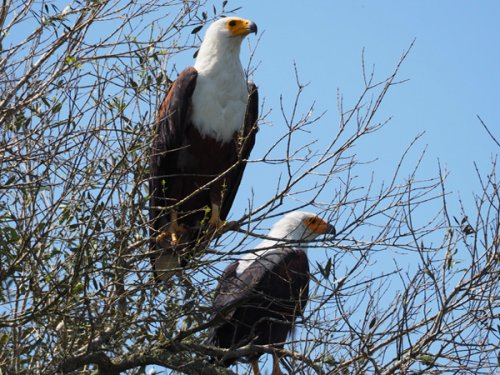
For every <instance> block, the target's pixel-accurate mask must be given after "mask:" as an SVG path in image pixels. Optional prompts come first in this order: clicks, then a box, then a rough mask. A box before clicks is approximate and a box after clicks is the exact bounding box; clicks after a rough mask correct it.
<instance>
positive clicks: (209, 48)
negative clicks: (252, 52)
mask: <svg viewBox="0 0 500 375" xmlns="http://www.w3.org/2000/svg"><path fill="white" fill-rule="evenodd" d="M250 33H257V25H256V24H255V23H254V22H252V21H250V20H245V19H243V18H238V17H225V18H221V19H220V20H217V21H215V22H214V23H212V24H211V25H210V26H209V28H208V29H207V32H206V34H205V38H204V39H203V42H202V43H201V46H200V50H199V51H198V56H197V57H196V63H195V64H194V67H195V68H196V70H198V72H200V73H207V72H209V71H210V70H212V69H214V68H216V66H214V64H217V63H222V64H223V65H226V64H228V63H230V62H231V63H237V64H239V65H240V67H241V63H240V48H241V42H242V41H243V38H244V37H245V36H247V35H248V34H250Z"/></svg>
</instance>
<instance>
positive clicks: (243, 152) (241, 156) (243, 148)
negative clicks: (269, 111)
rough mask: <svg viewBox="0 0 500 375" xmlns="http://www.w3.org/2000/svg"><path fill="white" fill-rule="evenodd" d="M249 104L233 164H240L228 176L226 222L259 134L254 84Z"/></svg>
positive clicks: (250, 87)
mask: <svg viewBox="0 0 500 375" xmlns="http://www.w3.org/2000/svg"><path fill="white" fill-rule="evenodd" d="M248 90H249V91H248V92H249V96H248V104H247V109H246V113H245V122H244V127H243V131H242V132H240V133H239V134H238V137H239V139H238V140H237V141H238V154H237V155H235V156H236V158H235V159H234V161H233V163H239V164H238V166H237V167H236V168H235V169H234V170H233V171H232V173H230V174H229V175H228V181H227V184H226V185H227V186H228V188H227V191H226V193H225V198H224V201H223V202H222V207H221V211H220V217H221V219H222V220H225V219H226V217H227V215H228V214H229V210H230V209H231V206H232V205H233V202H234V198H235V197H236V193H237V192H238V187H239V186H240V182H241V178H242V177H243V172H244V171H245V167H246V161H247V159H248V158H249V157H250V152H251V151H252V148H253V146H254V145H255V136H256V134H257V131H258V128H257V119H258V117H259V93H258V91H257V86H255V84H254V83H253V82H249V83H248Z"/></svg>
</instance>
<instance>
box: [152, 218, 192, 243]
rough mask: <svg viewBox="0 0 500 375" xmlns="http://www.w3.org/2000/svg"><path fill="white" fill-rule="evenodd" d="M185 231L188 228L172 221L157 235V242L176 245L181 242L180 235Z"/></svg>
mask: <svg viewBox="0 0 500 375" xmlns="http://www.w3.org/2000/svg"><path fill="white" fill-rule="evenodd" d="M185 232H186V228H185V227H184V226H183V225H179V224H177V223H176V224H174V223H171V224H170V225H169V226H168V228H167V229H165V230H164V231H163V232H161V233H160V234H159V235H158V236H157V237H156V242H157V243H158V244H159V245H160V246H162V247H166V246H176V245H177V244H178V243H179V237H180V235H181V234H182V233H185ZM169 241H170V242H169Z"/></svg>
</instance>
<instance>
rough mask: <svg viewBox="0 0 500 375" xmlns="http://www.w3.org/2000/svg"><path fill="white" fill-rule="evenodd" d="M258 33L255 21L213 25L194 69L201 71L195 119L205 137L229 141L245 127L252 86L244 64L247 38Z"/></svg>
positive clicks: (233, 19) (194, 100)
mask: <svg viewBox="0 0 500 375" xmlns="http://www.w3.org/2000/svg"><path fill="white" fill-rule="evenodd" d="M256 32H257V25H256V24H255V23H253V22H252V21H249V20H245V19H243V18H238V17H226V18H221V19H220V20H217V21H215V22H214V23H213V24H211V25H210V26H209V28H208V30H207V32H206V34H205V38H204V39H203V42H202V43H201V46H200V50H199V51H198V56H197V57H196V62H195V64H194V68H195V69H196V70H197V72H198V78H197V81H196V87H195V90H194V92H193V97H192V104H193V107H192V115H191V119H192V121H193V123H194V125H195V126H196V127H197V129H198V130H199V131H200V133H201V134H202V135H203V136H208V137H211V138H214V139H216V140H218V141H221V142H229V141H231V139H232V138H233V137H234V134H235V132H237V131H239V130H240V129H241V127H242V126H243V121H244V118H245V112H246V106H247V102H248V85H247V81H246V78H245V74H244V72H243V67H242V66H241V62H240V47H241V42H242V41H243V38H244V37H245V36H246V35H248V34H250V33H256Z"/></svg>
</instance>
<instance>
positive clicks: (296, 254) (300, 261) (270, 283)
mask: <svg viewBox="0 0 500 375" xmlns="http://www.w3.org/2000/svg"><path fill="white" fill-rule="evenodd" d="M281 251H283V252H284V253H283V254H282V256H281V257H280V258H277V257H276V254H273V253H267V254H264V255H263V256H262V258H260V260H259V259H257V260H255V261H254V262H252V264H250V265H249V266H248V267H247V268H246V269H245V270H244V271H243V272H242V273H241V274H240V275H237V274H236V268H237V267H238V262H236V263H233V264H231V265H229V266H228V267H227V268H226V270H225V271H224V273H223V274H222V277H221V279H220V281H219V284H218V286H217V289H216V290H215V299H214V302H213V308H214V310H215V312H216V313H222V314H223V315H224V317H225V318H226V319H227V318H230V317H231V315H232V313H231V312H230V311H234V309H235V308H236V307H237V306H238V305H239V304H240V303H242V302H243V301H245V300H246V299H248V298H253V297H255V295H256V294H259V295H267V294H269V295H274V296H276V297H277V298H283V297H284V296H286V298H289V293H290V292H291V288H292V289H293V290H296V293H297V294H296V295H292V297H293V298H294V299H295V300H296V301H297V302H298V303H299V304H300V308H299V310H300V313H302V312H303V310H304V308H305V303H306V301H307V296H308V290H307V289H308V288H307V287H308V284H309V276H308V272H309V263H308V261H307V256H306V255H305V253H304V252H303V251H301V250H298V251H297V250H294V249H292V248H284V249H282V250H281ZM276 280H278V282H277V283H276ZM286 280H288V281H286ZM281 284H283V285H281ZM280 288H283V290H282V291H281V290H278V289H280ZM292 294H293V293H292ZM264 298H265V297H264ZM231 307H232V309H231Z"/></svg>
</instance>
